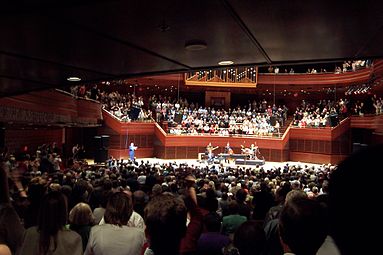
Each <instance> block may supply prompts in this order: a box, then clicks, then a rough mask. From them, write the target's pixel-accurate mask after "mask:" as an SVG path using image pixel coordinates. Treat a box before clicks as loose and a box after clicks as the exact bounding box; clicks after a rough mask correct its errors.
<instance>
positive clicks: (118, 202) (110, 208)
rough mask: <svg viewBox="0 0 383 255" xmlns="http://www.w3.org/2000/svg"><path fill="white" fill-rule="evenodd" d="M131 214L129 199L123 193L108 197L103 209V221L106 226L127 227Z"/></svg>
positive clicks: (130, 201) (131, 206)
mask: <svg viewBox="0 0 383 255" xmlns="http://www.w3.org/2000/svg"><path fill="white" fill-rule="evenodd" d="M132 213H133V203H132V199H131V197H130V196H129V195H128V194H126V193H125V192H116V193H114V194H112V195H110V197H109V199H108V203H107V205H106V209H105V215H104V220H105V223H107V224H113V225H118V226H120V227H121V226H123V225H127V224H128V221H129V219H130V216H131V215H132Z"/></svg>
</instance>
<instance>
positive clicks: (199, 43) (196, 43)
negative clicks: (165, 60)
mask: <svg viewBox="0 0 383 255" xmlns="http://www.w3.org/2000/svg"><path fill="white" fill-rule="evenodd" d="M185 49H187V50H190V51H198V50H205V49H207V43H206V42H205V41H203V40H189V41H186V42H185Z"/></svg>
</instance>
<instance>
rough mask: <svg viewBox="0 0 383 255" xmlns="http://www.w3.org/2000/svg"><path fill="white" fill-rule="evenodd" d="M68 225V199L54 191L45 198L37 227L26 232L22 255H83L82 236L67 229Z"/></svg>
mask: <svg viewBox="0 0 383 255" xmlns="http://www.w3.org/2000/svg"><path fill="white" fill-rule="evenodd" d="M66 224H67V201H66V198H65V196H64V195H63V194H61V193H60V192H58V191H52V192H50V193H48V194H47V195H45V196H44V198H43V201H42V204H41V208H40V212H39V219H38V225H37V227H31V228H28V229H27V230H26V232H25V234H24V241H23V244H22V246H21V248H20V254H23V255H29V254H31V255H35V254H44V255H45V254H71V255H79V254H83V250H82V242H81V236H80V235H79V234H77V233H76V232H74V231H72V230H69V229H66V227H65V225H66Z"/></svg>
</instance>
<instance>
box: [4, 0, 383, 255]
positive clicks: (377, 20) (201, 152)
mask: <svg viewBox="0 0 383 255" xmlns="http://www.w3.org/2000/svg"><path fill="white" fill-rule="evenodd" d="M54 2H55V4H53V3H52V2H51V1H47V0H32V1H7V2H6V3H2V4H1V10H0V13H1V15H0V21H1V22H0V31H1V32H2V33H1V35H2V40H1V43H0V152H1V160H2V162H3V163H4V166H3V167H2V171H4V172H5V173H6V174H7V175H8V179H7V181H9V184H10V185H9V191H7V192H9V194H10V197H11V200H9V201H20V199H29V200H31V199H30V192H29V191H28V190H32V191H33V189H29V187H31V185H41V184H42V183H44V185H42V186H43V189H44V191H48V190H49V191H52V190H53V191H55V190H56V191H57V190H61V191H63V190H65V189H66V188H65V187H66V186H69V188H70V189H71V192H72V193H71V195H69V197H70V198H69V200H68V208H67V209H68V213H69V211H70V209H72V208H73V207H74V206H75V205H76V204H77V202H84V203H87V204H89V206H90V209H91V210H94V209H95V208H98V207H99V204H100V203H99V202H100V201H101V200H100V199H101V193H100V192H99V193H97V194H98V195H97V196H98V197H97V196H96V197H92V195H90V194H94V193H95V192H96V191H97V190H98V189H100V190H101V189H103V187H104V186H102V185H104V183H108V184H107V185H109V184H110V185H111V187H112V186H113V191H116V190H121V191H122V190H124V191H126V193H129V197H130V198H131V197H133V200H134V201H133V202H132V201H130V203H133V204H134V203H136V204H134V206H136V205H138V204H139V202H137V201H141V202H142V204H141V207H139V206H137V207H134V210H135V211H134V212H133V213H135V212H137V214H140V215H141V216H142V217H141V220H142V222H141V223H142V227H144V225H145V224H144V223H143V222H144V220H145V221H146V219H145V217H144V216H145V215H144V206H143V204H145V205H146V204H147V203H148V201H149V200H150V201H153V202H155V200H152V199H149V198H151V197H152V194H154V193H156V192H159V191H158V190H161V192H159V193H162V191H167V192H170V193H177V192H178V191H180V190H182V191H185V190H186V193H187V192H189V191H190V190H192V185H189V184H190V182H193V184H196V186H195V187H196V190H195V191H196V193H197V196H196V197H198V199H202V198H203V199H205V198H206V196H209V195H208V194H207V193H209V192H206V190H207V189H208V188H209V187H210V189H214V190H215V189H218V191H219V192H218V191H217V193H218V194H219V196H221V195H222V193H223V192H221V186H220V184H222V187H224V189H225V190H226V191H227V192H226V193H225V195H227V194H231V199H233V200H235V199H234V197H235V192H237V191H238V190H246V192H247V193H246V194H247V196H246V194H245V197H246V198H247V199H249V197H251V199H252V198H253V195H252V192H253V191H254V192H256V191H260V190H261V188H263V185H264V184H265V185H266V182H267V185H269V187H268V188H270V192H271V190H273V192H274V193H273V195H272V196H273V198H275V197H276V190H277V189H279V188H281V187H282V185H283V184H284V183H285V181H286V182H287V183H291V185H294V184H297V183H299V185H301V186H300V189H302V190H303V191H304V192H305V193H306V194H307V195H308V196H309V197H310V198H312V197H316V196H318V195H319V193H320V194H322V193H324V191H323V190H324V189H326V188H324V186H325V185H326V184H327V182H328V181H329V176H330V174H331V172H332V171H333V170H334V169H337V167H338V165H339V164H341V162H343V161H344V160H345V159H348V158H349V157H352V156H353V155H354V154H356V153H358V152H361V151H363V150H366V149H369V148H371V147H373V146H376V145H379V144H382V143H383V99H382V96H383V49H382V45H383V33H382V28H383V15H382V12H383V2H382V3H381V2H380V1H363V2H360V1H348V2H347V4H344V3H343V1H327V0H325V1H295V0H294V1H235V0H212V1H210V0H209V1H202V0H196V1H175V0H164V1H122V0H115V1H82V0H78V1H68V0H66V1H64V0H57V1H54ZM157 160H159V161H158V162H157ZM156 162H157V163H156ZM186 176H187V177H188V178H189V179H185V177H186ZM36 178H38V180H37V179H36ZM0 181H1V180H0ZM79 182H84V184H83V185H84V187H85V186H86V189H87V190H88V191H87V194H86V195H87V196H88V195H89V197H87V199H86V200H82V198H83V197H82V198H81V199H80V198H78V197H76V198H73V193H75V191H78V190H76V188H75V187H76V185H77V183H79ZM101 183H102V185H101ZM217 183H218V184H219V185H218V184H217ZM249 183H251V185H249ZM324 183H325V184H324ZM0 184H1V183H0ZM214 184H216V185H215V186H214ZM253 184H254V185H253ZM107 185H106V186H107ZM267 185H266V186H267ZM213 186H214V188H213ZM216 186H217V187H216ZM218 186H219V188H218ZM4 187H5V186H4ZM154 187H156V188H157V191H154V190H153V188H154ZM236 187H238V188H236ZM314 187H315V188H314ZM189 188H190V190H189ZM231 188H233V189H231ZM289 188H290V187H289ZM2 189H3V187H2V188H0V192H2V191H3V190H2ZM4 189H5V188H4ZM7 189H8V188H7ZM111 190H112V188H111ZM233 190H234V191H235V192H234V193H233ZM138 191H142V192H143V195H142V194H141V195H142V197H140V194H138V193H139V192H138ZM35 192H36V191H35ZM136 192H138V193H136ZM180 192H181V191H180ZM193 192H194V191H193ZM62 193H65V192H64V191H63V192H62ZM177 194H178V193H177ZM233 194H234V195H233ZM83 195H85V193H84V194H83ZM135 195H137V196H136V197H135ZM189 195H190V197H192V198H193V195H192V192H191V193H190V194H189V193H187V195H185V196H186V197H187V196H189ZM71 196H72V197H71ZM216 196H218V195H216ZM190 197H189V198H190ZM201 197H202V198H201ZM254 197H255V196H254ZM47 199H49V197H48V198H47ZM50 199H55V198H50ZM56 199H58V198H56ZM92 199H93V200H92ZM116 199H117V198H116ZM140 199H141V200H140ZM219 199H221V197H219ZM29 200H28V201H29ZM99 200H100V201H99ZM165 200H166V199H165ZM165 200H164V201H165ZM41 201H43V200H41ZM44 201H45V200H44ZM44 201H43V202H41V203H44ZM95 201H96V202H95ZM246 201H250V200H246ZM45 202H46V201H45ZM242 202H243V203H245V201H242ZM1 203H2V201H0V208H2V207H1ZM28 203H29V204H33V203H37V204H36V206H40V201H39V202H36V201H34V202H33V201H29V202H28ZM149 203H150V202H149ZM251 203H252V202H248V204H249V208H250V209H249V210H251V213H250V212H249V215H248V217H247V219H254V220H261V221H263V220H264V217H265V213H266V212H267V210H266V211H265V212H264V213H263V212H261V213H260V212H258V211H257V209H256V207H255V206H254V205H255V204H251ZM272 203H273V205H275V204H274V200H273V202H272ZM21 204H22V203H20V204H18V206H19V207H22V206H21ZM186 204H187V203H186ZM108 205H109V204H108ZM16 208H17V206H16ZM36 208H37V207H36ZM36 208H35V207H31V206H29V207H28V206H27V209H25V208H23V209H20V208H18V210H17V213H18V215H19V217H20V218H21V219H22V224H23V226H22V227H23V228H25V229H27V227H31V226H36V224H37V223H38V221H37V218H36V217H37V214H38V210H37V209H36ZM147 208H148V207H147ZM150 208H151V207H149V209H150ZM269 208H270V207H269ZM269 208H267V209H269ZM19 209H20V210H19ZM149 209H148V211H149ZM188 209H190V208H188ZM204 209H206V208H204ZM33 210H34V211H33ZM79 210H80V209H79ZM103 210H105V206H104V209H103ZM145 210H146V209H145ZM31 211H33V213H34V214H33V213H30V212H31ZM220 213H221V216H222V212H220ZM257 213H258V214H257ZM32 214H33V215H34V218H33V217H32V216H31V215H32ZM67 216H68V215H67ZM67 216H65V217H67ZM69 216H70V215H69ZM153 217H154V216H153ZM72 220H73V219H72ZM103 220H104V218H103ZM105 220H106V221H108V220H111V219H107V217H105ZM70 221H71V218H69V221H65V223H70ZM106 221H105V222H106ZM98 222H102V221H101V218H99V219H98ZM98 222H97V224H98ZM129 222H130V221H129ZM92 224H95V222H93V223H92ZM108 224H109V223H108ZM108 224H105V225H108ZM126 224H128V223H126ZM126 224H123V225H126ZM64 225H66V224H64ZM117 225H118V224H117ZM120 225H121V224H120ZM128 225H129V224H128ZM140 226H141V225H140ZM61 227H62V226H61ZM226 230H227V231H229V230H228V229H226ZM105 231H110V229H105ZM169 231H170V230H169ZM286 231H287V230H286ZM35 232H36V231H35ZM35 232H33V233H32V232H27V233H29V234H31V235H32V234H36V233H38V232H36V233H35ZM165 232H166V233H167V231H165ZM229 232H230V231H229ZM229 232H227V233H226V232H225V233H223V234H224V235H225V236H229V237H230V238H234V237H233V235H234V231H232V232H230V233H229ZM2 233H3V232H2V231H1V228H0V235H2ZM88 233H89V232H88ZM148 234H149V235H153V236H154V235H155V233H149V232H148ZM36 235H37V234H36ZM136 237H137V238H141V239H142V240H141V239H140V240H141V241H142V242H141V243H140V244H135V245H137V247H136V248H134V249H136V250H134V249H133V248H132V251H131V252H132V253H130V254H135V253H136V252H137V251H140V252H141V250H140V249H138V246H140V245H141V246H140V247H143V244H144V243H145V244H146V243H147V240H149V239H144V234H143V233H141V232H140V234H139V233H138V232H137V234H136ZM20 238H21V237H20ZM88 238H95V237H94V236H91V237H89V236H88ZM109 238H110V237H109ZM232 240H234V241H235V240H237V239H235V238H234V239H232ZM232 240H231V239H230V242H231V241H232ZM278 240H279V239H278ZM13 241H14V240H13ZM45 241H46V240H45ZM82 241H83V244H81V245H83V247H80V248H79V249H80V250H81V254H83V252H84V251H85V250H86V249H96V248H95V247H90V245H91V244H90V242H88V243H87V242H85V243H84V239H82ZM93 241H94V242H96V241H95V240H93ZM98 241H99V240H98ZM234 241H233V242H234ZM237 241H238V240H237ZM25 242H26V241H25V239H24V240H21V239H20V240H18V241H17V242H16V241H14V242H4V244H6V245H7V246H8V247H9V248H10V249H11V252H13V253H14V252H16V251H20V249H21V250H23V249H26V248H25V245H28V244H25ZM124 242H125V243H126V242H127V241H124ZM167 242H169V241H167ZM238 242H239V241H238ZM15 243H18V245H14V244H15ZM153 243H154V241H153ZM159 243H161V242H159ZM1 244H3V241H2V238H0V245H1ZM48 244H49V242H48ZM44 245H46V243H45V244H44ZM81 245H80V246H81ZM103 245H104V244H103ZM184 246H185V247H184ZM190 246H192V245H190ZM234 246H235V244H234ZM41 247H42V246H41ZM41 247H40V248H41ZM148 247H151V246H150V244H148V246H147V247H145V248H147V249H149V248H148ZM152 247H156V246H155V245H153V244H152ZM45 248H47V247H45ZM48 248H49V245H48ZM48 248H47V249H48ZM59 248H60V249H63V254H66V252H68V250H65V247H61V246H60V245H59V246H58V247H57V249H59ZM117 248H118V247H113V249H117ZM165 248H166V247H165ZM165 248H163V249H165ZM187 248H188V247H187V245H184V243H183V242H181V248H180V250H179V253H173V252H172V251H167V252H169V253H167V254H206V253H203V252H200V251H197V245H195V246H193V247H192V250H191V251H189V250H187ZM204 248H206V247H204ZM221 248H222V247H221ZM237 248H238V247H237ZM279 248H281V249H282V247H279ZM290 248H291V247H290ZM339 248H340V249H342V247H339ZM36 249H39V247H37V248H36ZM113 249H112V250H111V253H110V254H114V253H113V251H114V250H113ZM153 249H156V248H153ZM157 249H160V248H157ZM169 249H170V248H169ZM183 249H185V250H183ZM201 249H202V248H201ZM133 250H134V251H133ZM87 252H89V250H88V251H87ZM188 252H190V253H188ZM154 253H155V254H161V252H160V251H157V252H156V251H154ZM86 254H101V253H86ZM116 254H120V253H116ZM136 254H140V253H136ZM142 254H143V253H142ZM145 254H149V253H145ZM227 254H229V253H227ZM232 254H234V253H232ZM240 254H241V255H242V254H247V253H245V252H241V253H240ZM268 254H271V253H268ZM275 254H277V253H275ZM331 254H333V253H331Z"/></svg>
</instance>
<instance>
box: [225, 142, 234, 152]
mask: <svg viewBox="0 0 383 255" xmlns="http://www.w3.org/2000/svg"><path fill="white" fill-rule="evenodd" d="M224 153H225V154H233V149H232V148H231V147H230V143H229V142H227V144H226V146H225V150H224Z"/></svg>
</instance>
